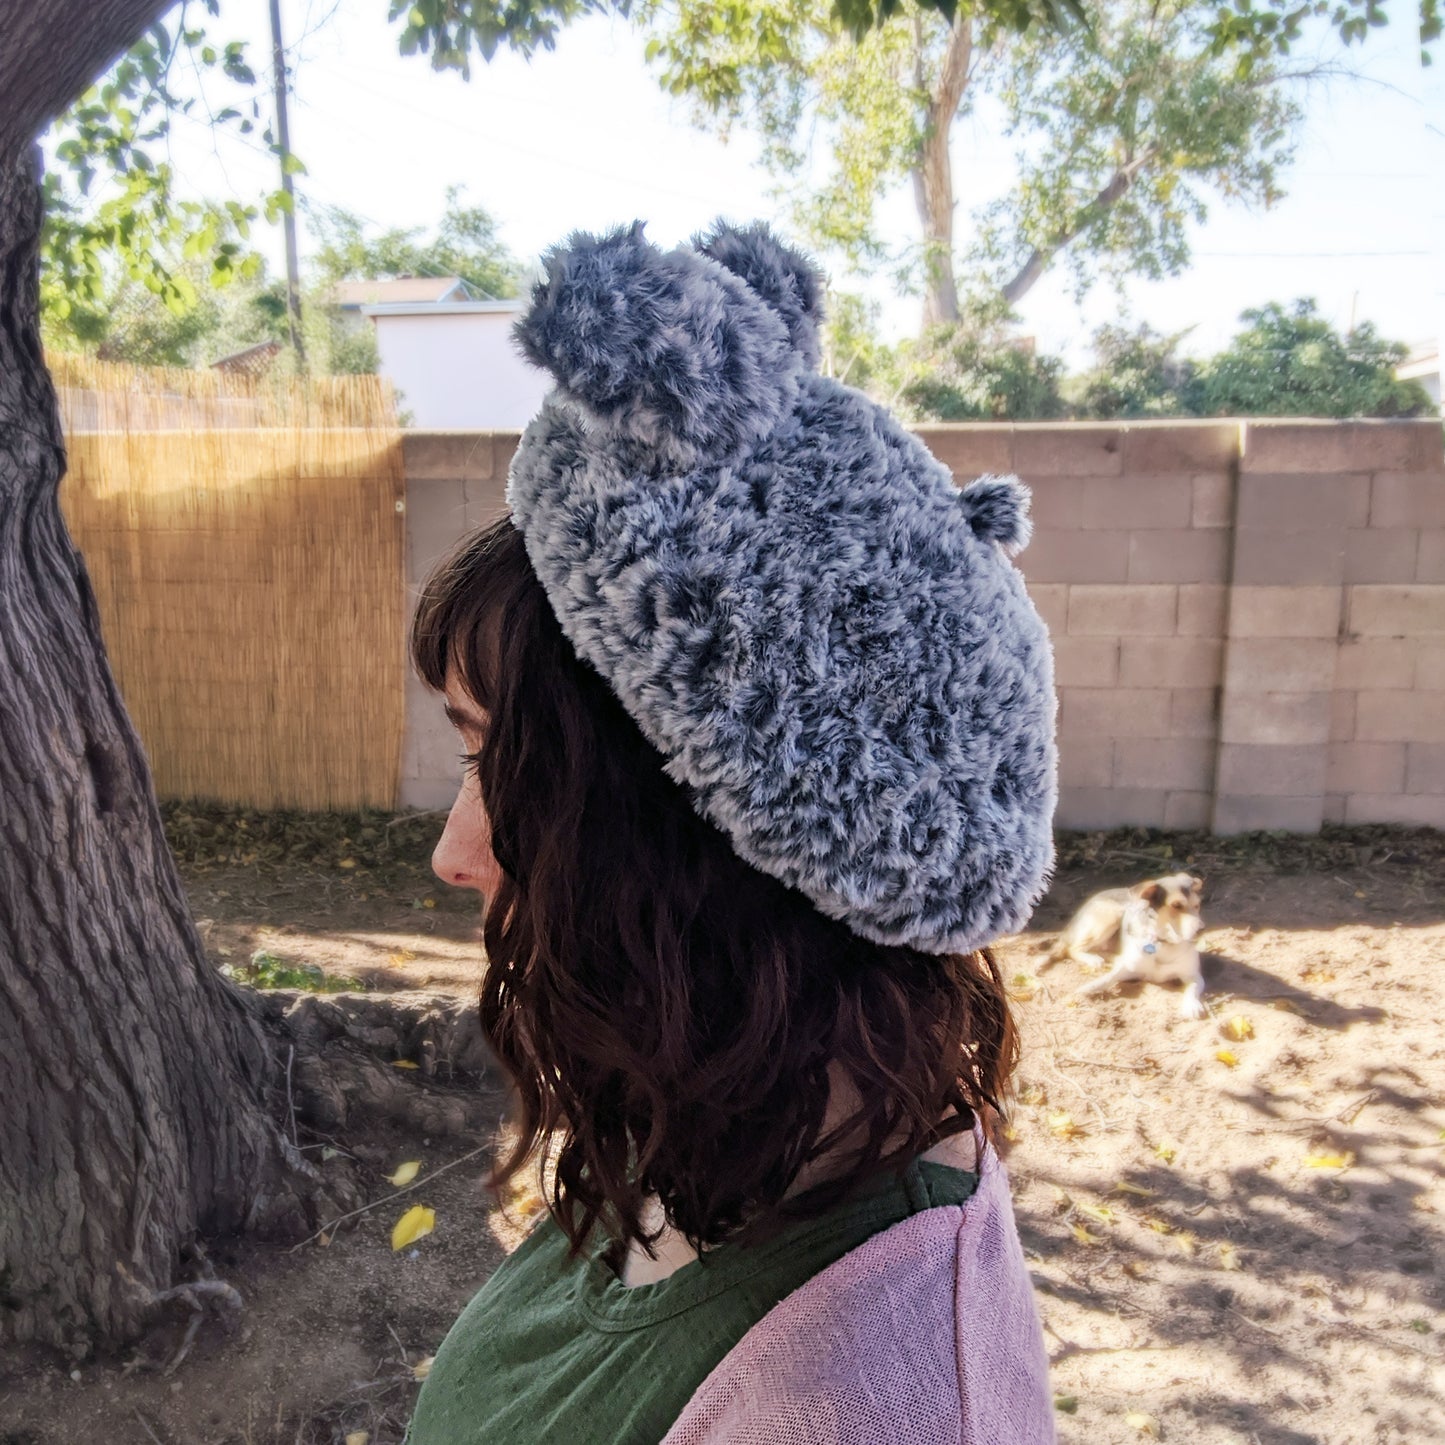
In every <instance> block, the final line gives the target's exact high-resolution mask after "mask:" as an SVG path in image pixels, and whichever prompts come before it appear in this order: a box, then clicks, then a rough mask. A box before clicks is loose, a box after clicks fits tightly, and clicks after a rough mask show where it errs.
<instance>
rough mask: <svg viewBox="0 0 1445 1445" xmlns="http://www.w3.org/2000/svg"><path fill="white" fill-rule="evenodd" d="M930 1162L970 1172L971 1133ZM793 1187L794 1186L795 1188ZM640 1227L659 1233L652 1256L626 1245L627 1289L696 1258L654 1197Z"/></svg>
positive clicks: (929, 1156)
mask: <svg viewBox="0 0 1445 1445" xmlns="http://www.w3.org/2000/svg"><path fill="white" fill-rule="evenodd" d="M920 1157H921V1158H923V1159H926V1160H928V1161H929V1162H930V1163H935V1164H946V1165H948V1166H949V1167H950V1168H953V1169H974V1168H976V1167H977V1166H978V1150H977V1147H976V1146H975V1144H974V1138H973V1133H972V1131H971V1130H967V1129H965V1130H964V1131H963V1133H961V1134H954V1135H951V1136H950V1137H949V1138H947V1139H944V1140H941V1141H940V1142H939V1143H937V1144H935V1145H934V1146H933V1148H931V1149H929V1150H928V1151H927V1152H926V1153H924V1154H923V1155H921V1156H920ZM795 1188H796V1186H795ZM642 1222H643V1225H644V1227H645V1228H648V1229H652V1228H655V1227H657V1226H658V1225H662V1233H661V1234H659V1235H658V1237H657V1239H656V1240H655V1241H654V1242H653V1246H652V1250H653V1253H652V1254H648V1252H647V1251H646V1250H645V1249H644V1248H643V1247H642V1246H641V1245H640V1244H639V1243H638V1242H637V1241H636V1240H635V1239H634V1240H632V1241H630V1242H629V1243H628V1246H627V1253H626V1254H625V1255H624V1256H623V1258H622V1267H621V1269H620V1270H619V1271H618V1277H619V1278H620V1279H621V1281H622V1283H623V1284H624V1285H626V1286H627V1288H628V1289H634V1288H636V1286H638V1285H641V1284H656V1283H658V1281H659V1280H664V1279H666V1278H667V1277H668V1276H669V1275H672V1274H676V1273H677V1271H678V1270H680V1269H681V1268H682V1267H683V1266H684V1265H686V1264H691V1263H692V1262H693V1261H694V1260H695V1259H696V1258H697V1251H696V1250H695V1249H694V1248H693V1247H692V1246H691V1245H690V1244H689V1243H688V1242H687V1240H686V1239H684V1238H683V1237H682V1235H680V1234H679V1233H678V1232H677V1231H676V1230H675V1229H671V1228H669V1227H668V1226H667V1225H666V1224H665V1223H664V1221H663V1215H662V1204H661V1202H660V1201H659V1200H657V1199H656V1198H654V1199H650V1200H649V1201H648V1203H647V1207H646V1208H645V1210H644V1211H643V1219H642Z"/></svg>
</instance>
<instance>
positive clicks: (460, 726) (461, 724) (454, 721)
mask: <svg viewBox="0 0 1445 1445" xmlns="http://www.w3.org/2000/svg"><path fill="white" fill-rule="evenodd" d="M442 711H443V712H444V713H445V714H446V717H447V721H448V722H449V723H450V724H451V725H452V726H453V727H454V728H456V730H457V731H458V732H462V731H466V732H472V733H477V732H481V730H482V720H481V718H479V717H475V716H473V715H472V714H471V713H469V712H463V711H462V709H461V708H459V707H453V706H452V704H451V703H447V704H446V706H445V707H444V708H443V709H442Z"/></svg>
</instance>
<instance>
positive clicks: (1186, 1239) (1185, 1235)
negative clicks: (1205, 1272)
mask: <svg viewBox="0 0 1445 1445" xmlns="http://www.w3.org/2000/svg"><path fill="white" fill-rule="evenodd" d="M1174 1243H1175V1244H1177V1245H1178V1246H1179V1253H1180V1254H1183V1255H1187V1256H1188V1257H1189V1258H1191V1259H1192V1258H1193V1257H1194V1251H1195V1250H1196V1249H1197V1248H1198V1241H1197V1240H1196V1239H1195V1238H1194V1232H1193V1231H1192V1230H1189V1229H1181V1230H1180V1231H1179V1232H1178V1233H1177V1234H1176V1235H1175V1236H1174Z"/></svg>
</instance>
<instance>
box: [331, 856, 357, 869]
mask: <svg viewBox="0 0 1445 1445" xmlns="http://www.w3.org/2000/svg"><path fill="white" fill-rule="evenodd" d="M336 866H337V867H338V868H355V867H356V859H355V858H343V859H342V860H341V862H340V863H338V864H337V865H336Z"/></svg>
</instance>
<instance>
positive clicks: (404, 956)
mask: <svg viewBox="0 0 1445 1445" xmlns="http://www.w3.org/2000/svg"><path fill="white" fill-rule="evenodd" d="M386 961H387V962H388V963H391V964H403V963H415V962H416V954H415V953H414V952H413V951H412V950H411V949H410V948H399V949H397V951H396V952H395V953H391V954H388V955H387V959H386Z"/></svg>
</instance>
